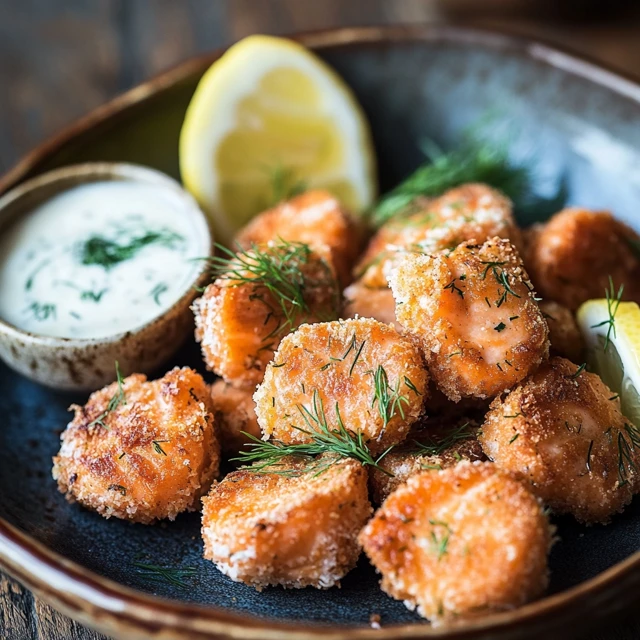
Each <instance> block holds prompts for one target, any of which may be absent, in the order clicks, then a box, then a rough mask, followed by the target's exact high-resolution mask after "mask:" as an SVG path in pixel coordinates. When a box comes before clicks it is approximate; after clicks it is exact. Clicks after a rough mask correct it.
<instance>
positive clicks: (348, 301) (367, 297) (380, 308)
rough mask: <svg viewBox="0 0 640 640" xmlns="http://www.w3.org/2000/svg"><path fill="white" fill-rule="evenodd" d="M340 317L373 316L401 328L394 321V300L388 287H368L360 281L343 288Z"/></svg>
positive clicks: (397, 328) (379, 320)
mask: <svg viewBox="0 0 640 640" xmlns="http://www.w3.org/2000/svg"><path fill="white" fill-rule="evenodd" d="M342 318H373V319H374V320H378V322H383V323H384V324H392V325H393V326H394V328H395V329H396V330H399V329H402V327H401V326H400V323H399V322H397V321H396V301H395V300H394V299H393V293H392V292H391V289H389V287H388V286H387V287H384V288H380V287H369V286H367V285H366V284H364V283H363V282H361V281H359V280H358V281H357V282H354V283H353V284H351V285H350V286H348V287H347V288H346V289H345V290H344V307H343V310H342Z"/></svg>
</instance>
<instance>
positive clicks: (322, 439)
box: [233, 390, 393, 476]
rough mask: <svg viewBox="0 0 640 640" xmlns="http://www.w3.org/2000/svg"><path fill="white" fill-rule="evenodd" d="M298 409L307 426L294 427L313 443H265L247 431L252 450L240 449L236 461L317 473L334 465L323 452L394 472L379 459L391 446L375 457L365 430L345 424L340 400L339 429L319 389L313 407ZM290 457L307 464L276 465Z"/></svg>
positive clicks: (268, 468)
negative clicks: (321, 458)
mask: <svg viewBox="0 0 640 640" xmlns="http://www.w3.org/2000/svg"><path fill="white" fill-rule="evenodd" d="M297 408H298V411H299V412H300V415H301V417H302V419H303V420H304V423H305V427H304V428H303V427H298V426H295V425H291V426H292V427H293V428H294V429H297V430H298V431H301V432H302V433H305V434H307V435H308V436H309V437H310V438H311V442H305V443H300V444H285V443H283V442H280V441H278V440H274V441H271V442H269V441H267V442H265V441H264V440H260V439H258V438H256V437H255V436H252V435H251V434H249V433H246V434H245V435H246V436H247V437H248V438H249V439H250V440H251V442H250V443H249V444H248V445H247V446H249V447H251V451H241V452H240V454H239V455H238V457H237V458H233V460H236V461H239V462H242V463H244V465H245V466H248V465H252V463H257V464H254V465H253V466H250V467H248V468H249V469H250V470H251V471H255V472H257V473H260V472H262V473H279V474H282V475H287V476H297V475H301V474H302V473H308V472H314V474H315V475H320V474H321V473H323V472H324V471H325V470H326V469H327V468H328V467H329V466H330V465H331V461H326V460H325V461H322V462H320V461H318V460H317V459H316V456H319V455H321V454H323V453H333V454H335V455H336V457H337V458H338V459H342V458H353V459H354V460H358V461H359V462H361V463H362V464H363V465H368V466H371V467H375V468H376V469H379V470H380V471H382V472H383V473H386V474H387V475H389V476H391V475H393V474H391V473H390V472H388V471H387V470H386V469H383V468H382V467H381V466H380V465H379V462H380V461H381V460H382V458H384V456H386V455H387V453H389V451H391V449H392V447H389V449H387V450H386V451H385V452H384V453H382V454H381V455H380V456H378V457H377V458H374V457H373V456H372V455H371V452H370V451H369V448H368V447H367V445H366V443H365V442H364V439H363V437H362V433H361V432H358V433H353V432H352V431H349V430H348V429H347V428H346V427H345V425H344V423H343V421H342V417H341V416H340V409H339V407H338V403H337V402H336V404H335V414H336V421H337V428H335V427H333V426H329V423H328V421H327V417H326V414H325V410H324V404H323V402H322V398H321V397H320V394H319V393H318V391H317V390H315V391H314V392H313V399H312V405H311V408H307V407H305V406H302V405H297ZM287 456H295V457H298V458H301V459H303V460H305V461H306V466H305V467H304V468H303V469H300V470H298V469H283V470H278V469H277V467H278V466H279V465H281V464H282V460H283V458H286V457H287Z"/></svg>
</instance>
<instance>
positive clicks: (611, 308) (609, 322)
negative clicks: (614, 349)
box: [591, 276, 624, 351]
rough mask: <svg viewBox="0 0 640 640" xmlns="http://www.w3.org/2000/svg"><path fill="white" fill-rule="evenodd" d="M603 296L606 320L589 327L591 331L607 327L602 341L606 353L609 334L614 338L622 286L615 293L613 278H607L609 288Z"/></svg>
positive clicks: (609, 340) (609, 338)
mask: <svg viewBox="0 0 640 640" xmlns="http://www.w3.org/2000/svg"><path fill="white" fill-rule="evenodd" d="M604 293H605V296H606V298H607V314H608V316H609V317H608V318H607V319H606V320H603V321H602V322H599V323H598V324H594V325H591V329H597V328H598V327H604V326H606V327H607V336H606V338H605V340H604V348H603V350H604V351H606V350H607V349H608V348H609V343H610V342H611V334H612V333H613V337H614V338H615V337H616V313H618V307H619V306H620V302H621V301H622V294H623V293H624V285H623V284H621V285H620V288H619V289H618V292H617V293H616V289H615V286H614V284H613V278H612V277H611V276H609V288H608V289H605V292H604Z"/></svg>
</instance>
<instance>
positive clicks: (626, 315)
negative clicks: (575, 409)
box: [577, 300, 640, 427]
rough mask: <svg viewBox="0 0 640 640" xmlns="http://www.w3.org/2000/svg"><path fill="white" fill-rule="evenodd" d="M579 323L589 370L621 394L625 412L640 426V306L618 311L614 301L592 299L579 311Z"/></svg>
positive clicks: (628, 305) (623, 305)
mask: <svg viewBox="0 0 640 640" xmlns="http://www.w3.org/2000/svg"><path fill="white" fill-rule="evenodd" d="M612 305H613V306H612ZM577 320H578V325H579V327H580V330H581V331H582V334H583V336H584V338H585V342H586V345H587V362H588V364H589V368H590V370H591V371H594V372H595V373H597V374H598V375H599V376H600V377H601V378H602V380H603V381H604V382H605V384H606V385H607V386H608V387H609V388H610V389H611V390H612V391H613V392H614V393H616V394H619V395H620V402H621V407H622V413H623V414H624V415H625V416H626V417H627V418H629V420H631V421H632V422H633V423H634V424H635V425H636V426H638V427H640V394H639V393H638V390H639V389H640V307H638V305H637V304H636V303H635V302H621V303H620V305H619V306H618V307H617V308H616V306H615V301H613V303H612V301H607V300H589V301H588V302H585V303H584V304H583V305H582V306H581V307H580V309H579V310H578V314H577ZM607 335H608V338H607Z"/></svg>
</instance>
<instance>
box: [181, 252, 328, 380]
mask: <svg viewBox="0 0 640 640" xmlns="http://www.w3.org/2000/svg"><path fill="white" fill-rule="evenodd" d="M212 260H213V261H214V266H215V267H216V270H217V274H218V277H217V279H216V280H215V282H214V283H213V284H210V285H209V286H208V287H207V288H206V290H205V292H204V294H203V296H202V297H201V298H198V299H197V300H196V301H195V302H194V303H193V311H194V313H195V319H196V340H197V341H198V342H200V343H201V345H202V353H203V355H204V359H205V363H206V364H207V367H208V368H209V369H211V370H212V371H214V372H215V373H217V374H218V375H219V376H221V377H222V378H224V379H225V380H226V381H227V382H229V383H231V384H233V385H234V386H238V387H244V388H251V387H255V385H256V384H257V383H258V382H260V381H261V380H262V377H263V374H264V369H265V367H266V365H267V363H268V362H269V361H270V360H271V359H272V358H273V354H274V351H275V350H276V349H277V348H278V345H279V343H280V340H281V339H282V338H283V336H285V335H286V334H287V333H289V332H290V331H293V330H294V329H295V328H296V327H298V326H299V325H301V324H303V323H304V322H317V321H325V320H333V319H334V318H336V317H337V316H338V313H339V311H340V292H339V289H338V285H337V282H336V279H335V275H334V271H333V268H332V267H331V265H330V260H329V258H328V254H327V252H326V251H321V250H320V249H315V250H312V249H310V248H309V246H308V245H306V244H300V243H294V242H283V241H278V242H275V243H270V244H268V245H264V246H262V247H254V248H253V249H250V250H249V251H247V252H245V253H240V254H238V255H237V256H236V257H233V258H231V259H227V258H220V259H215V258H214V259H212Z"/></svg>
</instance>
